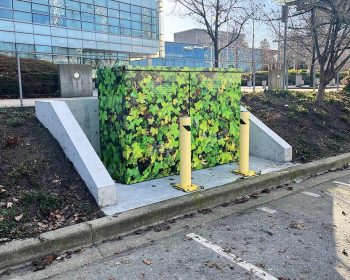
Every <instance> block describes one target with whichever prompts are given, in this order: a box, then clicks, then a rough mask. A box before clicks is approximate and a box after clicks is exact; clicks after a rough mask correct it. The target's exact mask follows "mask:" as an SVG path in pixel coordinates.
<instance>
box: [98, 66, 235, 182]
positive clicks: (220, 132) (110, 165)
mask: <svg viewBox="0 0 350 280" xmlns="http://www.w3.org/2000/svg"><path fill="white" fill-rule="evenodd" d="M97 80H98V92H99V111H100V112H99V118H100V137H101V158H102V161H103V163H104V164H105V166H106V167H107V169H108V171H109V173H110V174H111V176H112V177H113V178H114V179H115V180H117V181H120V182H122V183H126V184H131V183H137V182H142V181H145V180H149V179H154V178H160V177H164V176H169V175H173V174H178V173H179V169H180V166H179V162H180V151H179V148H180V143H179V117H180V116H183V115H189V116H191V118H192V128H191V132H192V168H193V169H203V168H207V167H213V166H217V165H220V164H225V163H230V162H233V161H235V160H237V158H238V150H239V147H238V144H239V123H240V122H239V120H240V99H241V90H240V80H241V78H240V74H239V73H237V72H236V71H234V70H227V69H226V70H220V69H202V68H169V67H128V66H120V67H113V68H101V69H99V70H98V77H97Z"/></svg>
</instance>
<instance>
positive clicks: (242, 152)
mask: <svg viewBox="0 0 350 280" xmlns="http://www.w3.org/2000/svg"><path fill="white" fill-rule="evenodd" d="M240 123H241V125H240V128H239V170H237V171H236V172H235V173H236V174H239V175H243V176H245V177H249V176H255V175H256V173H255V172H254V171H250V170H249V129H250V113H249V112H248V111H242V112H241V120H240Z"/></svg>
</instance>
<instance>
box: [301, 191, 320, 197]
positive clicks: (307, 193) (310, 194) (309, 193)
mask: <svg viewBox="0 0 350 280" xmlns="http://www.w3.org/2000/svg"><path fill="white" fill-rule="evenodd" d="M301 193H303V194H306V195H309V196H313V197H320V195H319V194H317V193H313V192H301Z"/></svg>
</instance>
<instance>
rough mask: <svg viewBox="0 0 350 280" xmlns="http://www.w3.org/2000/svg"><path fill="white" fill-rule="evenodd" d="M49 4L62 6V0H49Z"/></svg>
mask: <svg viewBox="0 0 350 280" xmlns="http://www.w3.org/2000/svg"><path fill="white" fill-rule="evenodd" d="M49 4H50V6H54V7H62V8H64V6H65V5H64V0H49Z"/></svg>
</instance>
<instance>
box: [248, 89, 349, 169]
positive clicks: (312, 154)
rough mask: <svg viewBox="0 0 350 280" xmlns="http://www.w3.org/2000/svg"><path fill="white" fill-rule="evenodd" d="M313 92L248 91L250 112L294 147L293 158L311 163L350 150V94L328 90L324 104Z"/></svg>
mask: <svg viewBox="0 0 350 280" xmlns="http://www.w3.org/2000/svg"><path fill="white" fill-rule="evenodd" d="M314 100H315V96H314V95H313V94H312V93H311V92H296V91H294V92H293V91H292V92H273V91H271V92H266V93H256V94H245V95H244V96H243V99H242V103H243V105H245V106H246V107H247V108H248V109H249V110H251V112H252V113H253V114H254V115H256V116H257V117H258V118H259V119H260V120H262V121H263V122H264V123H265V124H266V125H267V126H269V127H270V128H271V129H272V130H274V131H275V132H276V133H277V134H279V135H280V136H281V137H282V138H283V139H285V140H286V141H287V142H288V143H289V144H290V145H292V147H293V159H294V161H298V162H309V161H313V160H317V159H321V158H325V157H329V156H334V155H338V154H342V153H345V152H350V94H343V93H327V94H326V99H325V101H324V103H323V104H322V105H318V104H316V103H315V101H314Z"/></svg>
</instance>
